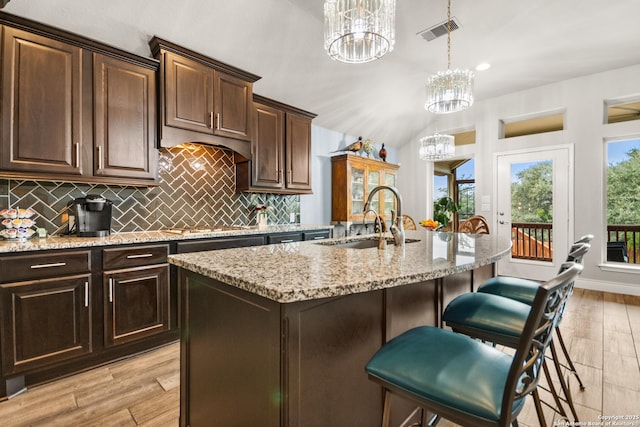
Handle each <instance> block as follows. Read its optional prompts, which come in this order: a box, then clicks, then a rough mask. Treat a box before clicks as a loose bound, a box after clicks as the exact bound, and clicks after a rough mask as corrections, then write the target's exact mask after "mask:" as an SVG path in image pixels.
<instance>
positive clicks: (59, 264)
mask: <svg viewBox="0 0 640 427" xmlns="http://www.w3.org/2000/svg"><path fill="white" fill-rule="evenodd" d="M65 265H67V263H66V262H54V263H52V264H34V265H32V266H31V268H50V267H64V266H65Z"/></svg>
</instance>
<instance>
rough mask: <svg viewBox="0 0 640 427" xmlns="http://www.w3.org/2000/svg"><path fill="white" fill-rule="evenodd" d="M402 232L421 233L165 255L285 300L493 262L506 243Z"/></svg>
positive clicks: (345, 291)
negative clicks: (362, 244) (365, 242)
mask: <svg viewBox="0 0 640 427" xmlns="http://www.w3.org/2000/svg"><path fill="white" fill-rule="evenodd" d="M406 234H407V236H406V237H407V239H416V240H419V241H417V242H413V243H406V244H405V247H404V248H402V247H395V246H394V245H388V246H387V248H386V249H384V250H379V249H378V248H377V247H374V248H368V249H353V248H347V247H340V246H339V244H340V243H345V242H347V241H352V240H359V239H366V238H367V236H358V237H347V238H337V239H328V240H323V241H322V242H310V241H308V242H293V243H283V244H276V245H268V246H256V247H248V248H237V249H225V250H220V251H207V252H194V253H187V254H179V255H170V256H169V262H170V263H172V264H175V265H177V266H179V267H182V268H184V269H187V270H190V271H193V272H196V273H199V274H202V275H204V276H206V277H210V278H213V279H216V280H219V281H220V282H223V283H226V284H229V285H231V286H235V287H237V288H240V289H244V290H246V291H249V292H252V293H254V294H257V295H260V296H263V297H266V298H269V299H271V300H274V301H277V302H281V303H290V302H295V301H304V300H312V299H319V298H326V297H332V296H340V295H349V294H353V293H358V292H367V291H371V290H378V289H385V288H390V287H394V286H400V285H406V284H410V283H417V282H421V281H427V280H432V279H436V278H439V277H444V276H447V275H451V274H453V273H457V272H461V271H467V270H471V269H474V268H478V267H481V266H483V265H487V264H490V263H493V262H496V261H497V260H499V259H500V258H502V257H503V256H505V255H506V254H508V253H509V251H510V248H511V242H510V241H509V240H508V239H506V240H504V239H503V240H500V239H498V238H497V236H496V235H487V234H475V235H474V234H464V233H446V232H432V231H426V230H418V231H407V233H406ZM368 237H371V236H368ZM387 237H390V235H387Z"/></svg>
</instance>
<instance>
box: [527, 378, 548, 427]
mask: <svg viewBox="0 0 640 427" xmlns="http://www.w3.org/2000/svg"><path fill="white" fill-rule="evenodd" d="M531 395H532V396H533V403H534V405H535V407H536V414H537V415H538V422H539V423H540V427H547V421H546V420H545V419H544V413H543V412H542V404H541V403H540V394H539V393H538V389H537V388H536V389H535V390H534V391H533V393H531Z"/></svg>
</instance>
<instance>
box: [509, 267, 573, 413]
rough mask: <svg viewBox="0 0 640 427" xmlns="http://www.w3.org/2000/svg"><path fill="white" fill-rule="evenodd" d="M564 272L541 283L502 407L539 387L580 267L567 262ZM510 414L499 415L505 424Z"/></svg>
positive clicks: (516, 356)
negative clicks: (551, 345)
mask: <svg viewBox="0 0 640 427" xmlns="http://www.w3.org/2000/svg"><path fill="white" fill-rule="evenodd" d="M566 264H567V265H566V266H565V268H564V270H563V271H562V272H561V273H560V274H559V275H558V276H556V277H554V278H553V279H550V280H548V281H546V282H544V283H542V284H541V285H540V286H539V288H538V291H537V293H536V297H535V299H534V300H533V304H532V305H531V311H530V312H529V317H527V321H526V323H525V325H524V330H523V332H522V335H521V336H520V341H519V344H518V348H517V350H516V353H515V355H514V357H513V362H512V364H511V368H510V371H509V376H508V378H507V384H506V386H505V393H504V395H503V398H502V408H511V407H512V405H513V402H514V401H515V400H518V399H523V398H525V397H526V396H527V395H528V394H529V393H531V392H533V391H534V390H535V388H536V387H537V385H538V378H539V373H540V372H541V369H542V362H543V360H544V353H545V350H546V349H547V346H548V345H549V342H550V341H551V337H552V335H553V331H554V329H555V327H556V325H557V323H558V321H559V319H560V312H561V309H562V307H563V306H564V304H565V302H566V300H567V298H568V297H569V295H570V293H571V288H572V285H573V282H574V280H575V278H576V277H577V276H578V274H580V273H581V272H582V269H583V267H582V265H580V264H577V263H575V262H572V263H566ZM508 412H509V411H505V413H502V414H501V418H502V421H503V422H504V424H501V425H508V421H507V419H508V418H509V417H510V414H509V413H508Z"/></svg>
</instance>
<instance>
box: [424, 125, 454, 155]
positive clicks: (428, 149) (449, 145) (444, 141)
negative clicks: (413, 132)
mask: <svg viewBox="0 0 640 427" xmlns="http://www.w3.org/2000/svg"><path fill="white" fill-rule="evenodd" d="M454 153H455V138H454V137H453V135H443V134H441V133H438V118H437V117H436V132H435V133H434V134H433V135H429V136H425V137H423V138H420V151H419V155H420V159H422V160H428V161H438V160H444V159H448V158H450V157H452V156H453V155H454Z"/></svg>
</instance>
